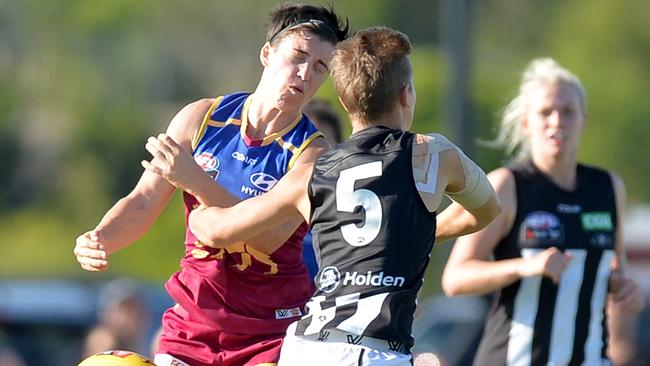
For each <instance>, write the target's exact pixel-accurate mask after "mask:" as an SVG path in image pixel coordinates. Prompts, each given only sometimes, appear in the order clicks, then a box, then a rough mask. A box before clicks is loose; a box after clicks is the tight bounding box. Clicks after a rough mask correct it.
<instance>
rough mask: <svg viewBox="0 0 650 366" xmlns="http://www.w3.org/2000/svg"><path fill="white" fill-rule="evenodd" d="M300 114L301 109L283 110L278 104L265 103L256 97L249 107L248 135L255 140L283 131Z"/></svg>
mask: <svg viewBox="0 0 650 366" xmlns="http://www.w3.org/2000/svg"><path fill="white" fill-rule="evenodd" d="M253 98H254V96H253ZM299 115H300V112H299V111H291V112H288V111H282V110H280V109H279V108H277V107H276V106H269V105H265V104H264V103H263V101H262V100H259V99H257V98H255V99H253V101H252V103H251V105H250V108H248V116H247V117H248V125H247V128H246V135H247V136H248V137H249V138H251V139H253V140H258V139H263V138H264V137H266V136H268V135H271V134H273V133H276V132H280V131H282V130H283V129H285V128H286V127H287V126H289V125H290V124H292V123H293V122H294V121H295V120H296V119H297V118H298V116H299Z"/></svg>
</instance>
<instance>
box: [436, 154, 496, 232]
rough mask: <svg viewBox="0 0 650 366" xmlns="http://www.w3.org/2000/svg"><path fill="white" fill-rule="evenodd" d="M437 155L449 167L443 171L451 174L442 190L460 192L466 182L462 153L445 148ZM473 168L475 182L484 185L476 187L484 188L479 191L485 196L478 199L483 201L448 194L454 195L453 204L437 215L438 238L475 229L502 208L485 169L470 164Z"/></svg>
mask: <svg viewBox="0 0 650 366" xmlns="http://www.w3.org/2000/svg"><path fill="white" fill-rule="evenodd" d="M440 158H441V160H442V162H441V166H442V168H441V169H444V168H445V167H449V168H447V169H448V170H449V171H450V172H449V173H448V174H446V176H447V177H450V178H447V179H446V181H447V186H446V189H445V191H446V192H459V191H462V190H463V189H465V188H466V186H467V179H466V177H465V174H466V173H469V172H465V169H463V164H461V161H460V159H461V158H463V157H461V156H459V155H458V153H457V151H456V150H447V151H444V152H443V153H441V157H440ZM465 159H467V158H465ZM472 169H476V171H475V174H477V175H479V176H480V177H479V178H477V180H479V181H480V182H479V183H477V185H484V187H477V189H480V190H484V191H485V192H484V193H481V195H482V196H484V197H485V198H481V199H480V201H484V202H483V203H480V201H479V204H477V203H475V202H463V198H465V197H454V196H453V195H451V197H452V199H454V201H453V202H452V204H451V205H450V206H449V207H447V208H446V209H445V210H443V211H442V212H441V213H440V214H438V215H437V217H436V220H437V226H436V241H437V242H441V241H445V240H449V239H455V238H457V237H459V236H462V235H466V234H470V233H473V232H476V231H478V230H480V229H482V228H484V227H486V226H487V225H488V224H489V223H490V222H492V220H494V219H495V218H497V217H498V215H499V212H500V211H501V202H500V201H499V198H498V197H497V194H496V192H494V189H493V188H492V186H491V185H490V184H489V181H488V179H487V177H486V176H485V173H483V171H482V170H480V169H478V167H473V168H472ZM470 194H471V193H470ZM470 203H471V204H470Z"/></svg>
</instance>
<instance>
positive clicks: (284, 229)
mask: <svg viewBox="0 0 650 366" xmlns="http://www.w3.org/2000/svg"><path fill="white" fill-rule="evenodd" d="M303 222H304V220H303V218H302V217H301V216H297V217H296V218H294V219H292V220H290V221H287V222H285V223H284V224H281V225H279V226H277V227H275V228H273V229H271V230H269V231H267V232H265V233H263V234H261V235H258V236H256V237H253V238H250V239H247V240H246V244H247V245H249V246H251V247H253V248H255V249H257V250H259V251H261V252H263V253H266V254H271V253H273V252H274V251H276V250H277V249H278V248H279V247H281V246H282V245H283V244H284V243H286V241H287V240H289V238H290V237H291V236H292V235H293V233H294V232H295V231H296V229H298V227H299V226H300V225H301V224H302V223H303Z"/></svg>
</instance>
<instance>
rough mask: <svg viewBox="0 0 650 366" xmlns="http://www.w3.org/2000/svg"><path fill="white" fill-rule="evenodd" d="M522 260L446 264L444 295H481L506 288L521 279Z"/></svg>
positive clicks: (443, 283) (473, 260)
mask: <svg viewBox="0 0 650 366" xmlns="http://www.w3.org/2000/svg"><path fill="white" fill-rule="evenodd" d="M522 265H523V259H522V258H514V259H506V260H500V261H484V260H478V259H472V260H467V261H465V262H463V263H462V264H447V268H445V270H444V273H443V276H442V288H443V291H444V292H445V294H446V295H448V296H456V295H468V294H475V295H483V294H488V293H492V292H494V291H496V290H499V289H501V288H503V287H506V286H508V285H510V284H512V283H514V282H516V281H518V280H520V279H521V278H522V276H521V266H522Z"/></svg>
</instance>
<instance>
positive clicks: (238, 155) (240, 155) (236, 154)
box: [231, 151, 257, 165]
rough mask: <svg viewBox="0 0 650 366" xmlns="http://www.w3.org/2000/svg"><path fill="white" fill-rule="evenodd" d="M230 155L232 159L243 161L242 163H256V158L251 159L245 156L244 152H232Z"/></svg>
mask: <svg viewBox="0 0 650 366" xmlns="http://www.w3.org/2000/svg"><path fill="white" fill-rule="evenodd" d="M231 156H232V158H233V159H235V160H237V161H241V162H243V163H244V164H247V165H255V164H256V163H257V158H255V159H252V158H250V157H248V156H246V154H244V153H241V152H239V151H235V152H233V153H232V155H231Z"/></svg>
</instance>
